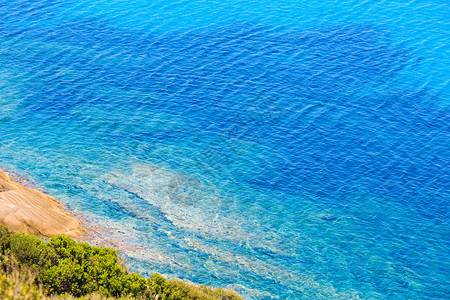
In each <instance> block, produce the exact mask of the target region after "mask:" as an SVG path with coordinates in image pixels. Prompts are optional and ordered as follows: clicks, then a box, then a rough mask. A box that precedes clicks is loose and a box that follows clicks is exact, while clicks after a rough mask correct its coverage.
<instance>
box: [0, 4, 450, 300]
mask: <svg viewBox="0 0 450 300" xmlns="http://www.w3.org/2000/svg"><path fill="white" fill-rule="evenodd" d="M449 16H450V6H449V5H448V3H447V2H446V1H439V0H415V1H414V0H413V1H400V0H395V1H394V0H391V1H388V0H385V1H383V0H382V1H373V0H368V1H354V0H348V1H293V0H280V1H267V0H260V1H252V0H247V1H239V0H229V1H200V0H183V1H167V0H161V1H147V0H110V1H98V0H97V1H94V0H79V1H69V0H68V1H59V0H40V1H36V0H0V128H1V131H0V167H2V168H5V169H7V170H10V171H13V172H16V173H18V174H19V175H21V176H23V177H25V178H28V179H30V180H31V181H32V182H33V183H34V184H35V185H37V186H38V187H40V188H42V189H44V190H46V191H47V192H49V193H50V194H51V195H53V196H55V197H56V198H58V199H59V200H61V201H62V202H63V203H64V204H65V205H66V206H67V207H68V208H69V209H70V210H71V211H72V212H74V213H76V214H77V215H79V216H80V217H81V218H83V219H84V220H86V223H87V225H88V226H90V227H91V228H92V230H93V231H95V232H96V234H97V235H98V240H103V241H110V242H111V243H112V244H114V245H116V246H117V247H119V248H120V249H121V251H122V253H123V255H124V256H125V257H126V261H127V263H128V264H129V266H130V268H131V269H132V270H133V271H136V272H140V273H142V274H144V275H148V274H151V273H153V272H160V273H163V274H166V275H167V276H169V277H178V278H182V279H185V280H189V281H192V282H195V283H202V284H207V285H214V286H218V287H230V288H233V289H235V290H237V291H238V292H240V293H241V294H242V295H244V296H245V297H246V298H248V299H314V298H317V299H330V298H333V299H347V298H357V297H360V298H364V299H443V298H448V297H449V295H450V278H449V274H450V260H449V258H448V257H449V255H450V250H449V248H450V247H449V246H450V239H449V237H450V227H449V220H450V209H449V198H450V26H449V24H450V18H449Z"/></svg>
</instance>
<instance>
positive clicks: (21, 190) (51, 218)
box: [0, 170, 85, 238]
mask: <svg viewBox="0 0 450 300" xmlns="http://www.w3.org/2000/svg"><path fill="white" fill-rule="evenodd" d="M0 223H2V224H4V225H6V226H7V227H8V228H9V229H10V230H11V231H13V232H25V233H29V234H34V235H43V236H52V235H57V234H66V235H68V236H71V237H75V238H80V237H81V236H82V235H83V234H84V233H85V230H84V229H83V227H82V225H83V224H82V222H81V221H80V220H78V219H77V218H75V217H74V216H72V215H71V214H69V213H67V212H66V211H64V210H63V208H62V206H61V203H60V202H59V201H58V200H56V199H55V198H53V197H50V196H48V195H46V194H44V193H42V192H40V191H38V190H36V189H32V188H30V187H27V186H24V185H23V184H21V183H19V182H17V181H14V180H13V179H12V178H11V177H10V176H9V175H8V174H7V173H5V172H3V171H1V170H0Z"/></svg>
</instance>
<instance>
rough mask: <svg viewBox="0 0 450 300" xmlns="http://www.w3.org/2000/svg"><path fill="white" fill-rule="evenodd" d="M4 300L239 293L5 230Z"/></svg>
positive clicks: (58, 240)
mask: <svg viewBox="0 0 450 300" xmlns="http://www.w3.org/2000/svg"><path fill="white" fill-rule="evenodd" d="M0 298H1V299H30V300H32V299H67V300H69V299H86V300H100V299H151V300H165V299H167V300H169V299H170V300H172V299H173V300H178V299H180V300H181V299H188V300H189V299H198V300H203V299H205V300H210V299H211V300H215V299H221V300H235V299H236V300H237V299H242V298H241V297H240V296H239V295H238V294H237V293H235V292H233V291H230V290H224V289H213V288H210V287H206V286H204V285H194V284H190V283H186V282H184V281H181V280H167V279H165V278H164V277H163V276H161V275H159V274H153V275H152V276H150V277H149V278H144V277H143V276H141V275H139V274H136V273H132V272H129V271H128V270H127V269H126V268H125V266H124V265H123V263H121V261H120V258H119V256H118V253H117V251H116V250H115V249H112V248H106V247H97V246H91V245H89V244H87V243H83V242H76V241H74V240H73V239H71V238H70V237H68V236H65V235H57V236H53V237H52V238H50V240H49V241H47V242H45V241H43V240H41V239H39V238H37V237H35V236H32V235H28V234H25V233H11V232H10V231H9V230H8V229H7V227H5V226H3V225H0Z"/></svg>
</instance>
